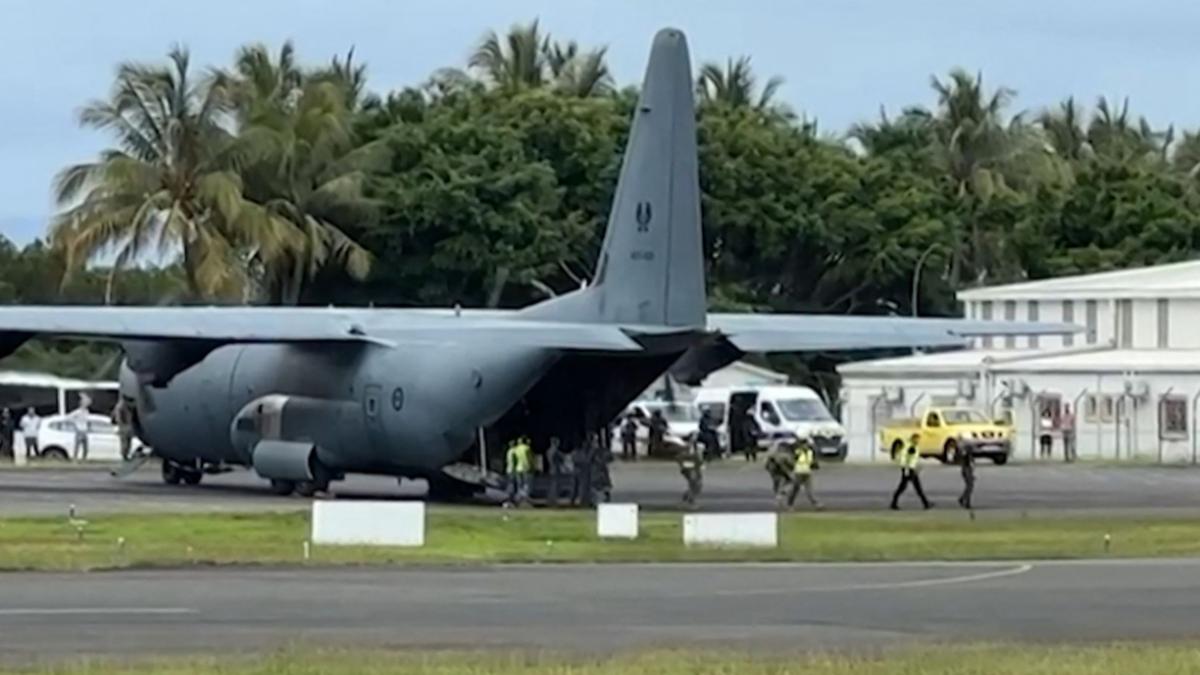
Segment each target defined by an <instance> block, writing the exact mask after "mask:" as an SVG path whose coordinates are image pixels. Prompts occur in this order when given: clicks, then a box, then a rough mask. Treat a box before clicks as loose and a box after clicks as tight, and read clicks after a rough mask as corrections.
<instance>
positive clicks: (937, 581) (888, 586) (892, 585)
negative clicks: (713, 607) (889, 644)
mask: <svg viewBox="0 0 1200 675" xmlns="http://www.w3.org/2000/svg"><path fill="white" fill-rule="evenodd" d="M1032 569H1033V565H1032V564H1028V563H1025V564H1021V565H1017V566H1016V567H1009V568H1006V569H1002V570H995V571H992V572H980V573H977V574H965V575H962V576H957V577H936V578H933V579H915V580H913V581H884V582H879V583H872V584H845V585H842V586H815V587H808V588H805V587H797V588H779V587H777V588H772V589H769V590H766V589H763V590H756V589H749V590H740V591H739V590H729V591H717V592H715V593H710V594H708V595H715V596H731V597H732V596H738V597H741V596H747V595H779V594H780V593H846V592H852V591H891V590H905V589H909V588H930V587H935V586H951V585H955V584H969V583H972V582H975V581H990V580H992V579H1002V578H1004V577H1015V576H1017V575H1020V574H1025V573H1026V572H1028V571H1030V570H1032Z"/></svg>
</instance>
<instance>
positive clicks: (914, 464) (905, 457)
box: [892, 434, 933, 511]
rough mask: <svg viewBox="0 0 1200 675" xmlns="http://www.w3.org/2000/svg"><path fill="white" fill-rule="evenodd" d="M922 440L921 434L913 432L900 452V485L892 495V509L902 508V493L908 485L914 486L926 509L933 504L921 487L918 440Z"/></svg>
mask: <svg viewBox="0 0 1200 675" xmlns="http://www.w3.org/2000/svg"><path fill="white" fill-rule="evenodd" d="M920 440H921V435H920V434H913V435H912V438H911V439H910V442H909V444H908V447H907V448H905V450H904V452H902V453H901V454H900V457H899V461H900V485H899V486H897V487H896V492H895V493H894V494H893V495H892V510H893V511H899V510H900V495H902V494H904V491H905V490H907V489H908V486H909V485H911V486H913V489H914V490H916V492H917V496H918V497H920V498H921V504H923V505H924V506H925V508H926V509H928V508H931V507H932V506H933V504H931V503H930V502H929V500H928V499H926V498H925V490H923V489H921V474H920V466H921V452H920V450H918V449H917V442H918V441H920Z"/></svg>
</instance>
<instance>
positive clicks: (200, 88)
mask: <svg viewBox="0 0 1200 675" xmlns="http://www.w3.org/2000/svg"><path fill="white" fill-rule="evenodd" d="M228 108H229V98H228V92H227V91H226V89H225V88H224V87H223V86H221V85H220V83H218V82H215V81H213V80H211V79H199V80H198V79H196V78H195V77H194V73H193V72H192V70H191V67H190V58H189V56H188V52H187V50H186V49H183V48H181V47H176V48H174V49H172V50H171V51H170V53H169V55H168V63H167V64H165V65H146V64H139V63H124V64H122V65H121V66H120V67H119V68H118V69H117V77H116V81H115V83H114V85H113V88H112V91H111V93H110V95H109V98H108V99H107V100H99V101H93V102H92V103H90V104H88V105H87V106H86V107H84V109H83V110H82V112H81V113H80V115H79V120H80V123H81V124H82V125H83V126H85V127H90V128H94V129H100V130H104V131H108V132H110V133H112V134H113V136H114V137H115V140H116V143H117V146H116V147H115V148H111V149H109V150H105V151H104V152H102V153H101V156H100V159H99V160H98V161H95V162H89V163H85V164H79V165H75V166H72V167H69V168H67V169H65V170H64V171H62V172H61V173H60V174H59V175H58V176H57V178H56V180H55V197H56V200H57V202H58V204H59V205H60V206H61V207H62V208H63V211H62V212H61V213H60V214H59V215H58V216H56V217H55V219H54V221H53V223H52V225H51V230H50V235H51V240H52V241H53V242H54V245H55V246H57V247H59V248H61V249H62V250H63V251H65V252H66V258H67V264H68V269H70V270H77V269H79V268H81V267H83V266H84V265H86V264H87V262H88V261H89V260H91V259H92V258H93V257H94V256H95V255H96V254H97V253H100V252H101V251H104V250H109V249H115V251H116V258H115V263H114V265H113V268H112V270H113V275H115V274H116V273H117V271H118V270H120V269H121V268H122V267H124V266H126V265H128V264H129V263H131V262H133V261H135V260H137V259H138V258H139V257H140V256H141V255H142V254H143V253H145V252H147V251H148V250H150V249H157V250H158V251H159V252H160V253H168V252H173V251H179V252H180V254H181V259H182V260H181V262H182V266H183V271H184V275H185V278H186V280H187V286H188V289H189V291H190V294H191V295H192V297H193V298H197V299H198V298H204V297H213V296H217V295H232V294H235V293H236V292H237V291H238V290H239V289H240V287H241V286H242V282H243V281H244V275H243V274H242V270H244V265H242V264H239V262H240V261H239V257H240V255H241V253H242V252H243V251H244V250H245V249H246V248H247V247H251V246H252V247H255V248H257V249H259V250H262V251H264V252H265V253H266V254H268V255H270V254H274V253H275V252H277V251H278V250H279V249H280V247H281V246H282V245H283V243H284V240H285V238H286V233H285V232H283V231H281V230H280V229H279V228H277V227H276V226H275V224H274V223H272V222H271V221H270V219H266V218H263V217H262V213H261V212H260V211H258V210H255V209H253V208H248V206H249V205H248V203H247V202H246V200H245V199H244V197H243V193H242V180H241V177H240V176H239V175H238V173H237V171H235V170H234V166H235V162H234V156H233V153H232V150H233V145H234V139H233V137H232V136H231V135H230V134H229V132H228V131H227V130H226V129H225V128H223V127H222V125H221V120H222V116H223V115H224V114H225V112H226V111H227V110H228ZM110 287H111V283H110ZM110 295H111V294H110Z"/></svg>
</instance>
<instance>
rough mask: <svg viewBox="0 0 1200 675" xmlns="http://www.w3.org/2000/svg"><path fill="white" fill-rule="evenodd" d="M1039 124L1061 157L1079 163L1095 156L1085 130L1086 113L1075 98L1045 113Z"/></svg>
mask: <svg viewBox="0 0 1200 675" xmlns="http://www.w3.org/2000/svg"><path fill="white" fill-rule="evenodd" d="M1037 123H1038V126H1040V127H1041V129H1042V132H1043V133H1044V134H1045V135H1046V141H1047V142H1048V143H1049V144H1050V147H1051V148H1052V149H1053V150H1054V152H1055V153H1056V154H1057V155H1058V156H1059V157H1062V158H1063V159H1066V160H1068V161H1072V162H1077V161H1080V160H1083V159H1086V158H1089V157H1092V156H1094V154H1095V151H1094V150H1093V149H1092V145H1091V142H1090V141H1088V134H1087V130H1086V129H1085V128H1084V112H1083V111H1082V110H1081V109H1080V107H1079V106H1078V105H1076V103H1075V97H1074V96H1072V97H1070V98H1068V99H1067V100H1065V101H1063V102H1062V103H1060V104H1058V109H1057V110H1046V111H1043V112H1042V114H1040V115H1038V118H1037Z"/></svg>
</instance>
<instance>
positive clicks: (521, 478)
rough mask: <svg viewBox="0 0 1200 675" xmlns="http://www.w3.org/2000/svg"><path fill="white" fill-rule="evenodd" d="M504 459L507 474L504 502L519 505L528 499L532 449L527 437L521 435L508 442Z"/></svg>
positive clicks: (531, 469)
mask: <svg viewBox="0 0 1200 675" xmlns="http://www.w3.org/2000/svg"><path fill="white" fill-rule="evenodd" d="M504 460H505V461H504V464H505V466H504V469H505V473H507V474H508V501H507V502H505V504H506V505H512V506H520V505H521V504H522V503H524V502H528V501H529V476H530V473H531V472H532V471H533V449H532V448H531V447H530V446H529V439H528V438H524V437H522V438H518V439H516V440H514V441H513V442H512V443H510V444H509V445H508V452H507V453H505V456H504Z"/></svg>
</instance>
